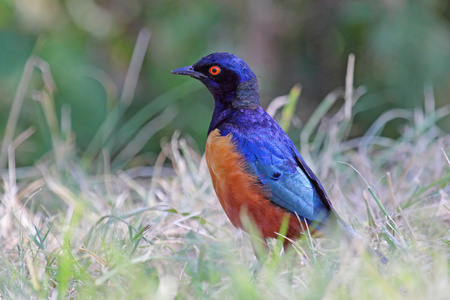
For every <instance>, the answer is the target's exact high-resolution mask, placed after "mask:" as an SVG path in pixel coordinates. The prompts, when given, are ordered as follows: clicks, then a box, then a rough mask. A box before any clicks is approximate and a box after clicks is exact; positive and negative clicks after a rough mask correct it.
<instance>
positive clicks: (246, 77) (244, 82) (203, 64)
mask: <svg viewBox="0 0 450 300" xmlns="http://www.w3.org/2000/svg"><path fill="white" fill-rule="evenodd" d="M172 74H178V75H189V76H191V77H192V78H195V79H197V80H200V81H201V82H202V83H203V84H204V85H205V86H206V87H207V88H208V89H209V91H210V92H211V94H212V95H213V96H214V99H215V100H216V102H220V103H221V104H223V105H225V106H233V107H236V108H237V107H252V106H255V105H259V94H258V82H257V80H256V76H255V74H254V73H253V72H252V70H251V69H250V68H249V66H248V65H247V64H246V63H245V62H244V61H243V60H242V59H240V58H239V57H237V56H236V55H234V54H231V53H225V52H221V53H212V54H209V55H207V56H205V57H203V58H202V59H200V60H199V61H198V62H196V63H195V64H193V65H192V66H187V67H183V68H179V69H176V70H174V71H172Z"/></svg>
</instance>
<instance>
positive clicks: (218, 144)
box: [206, 129, 306, 238]
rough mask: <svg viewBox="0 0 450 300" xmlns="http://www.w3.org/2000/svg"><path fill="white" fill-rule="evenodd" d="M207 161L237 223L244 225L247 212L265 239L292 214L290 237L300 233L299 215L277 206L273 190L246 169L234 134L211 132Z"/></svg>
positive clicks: (219, 193) (227, 210) (219, 194)
mask: <svg viewBox="0 0 450 300" xmlns="http://www.w3.org/2000/svg"><path fill="white" fill-rule="evenodd" d="M206 162H207V164H208V168H209V173H210V174H211V179H212V183H213V186H214V190H215V191H216V194H217V197H218V198H219V201H220V204H221V205H222V207H223V209H224V210H225V213H226V214H227V216H228V218H229V219H230V221H231V223H233V225H234V226H236V227H239V228H242V222H241V218H240V216H241V212H242V211H244V212H247V214H248V216H249V217H250V219H251V220H253V221H254V222H255V224H256V226H257V227H258V229H259V230H260V231H261V234H262V235H263V237H264V238H268V237H277V235H276V232H279V230H280V226H281V222H282V221H283V217H284V216H286V215H288V216H290V219H289V228H288V232H287V237H289V238H295V237H298V236H299V235H300V233H301V231H302V227H301V225H300V222H299V220H298V219H297V217H296V216H294V215H292V214H290V213H287V212H286V211H285V210H284V209H282V208H280V207H278V206H275V205H273V204H272V202H270V200H269V199H268V195H269V191H267V190H265V189H264V188H263V187H262V186H261V185H260V184H258V178H257V177H256V175H254V174H250V173H249V172H247V171H246V170H247V167H246V163H245V161H244V159H243V158H242V156H241V155H240V153H238V151H237V150H236V147H235V145H234V144H233V142H232V135H231V134H228V135H227V136H221V135H220V131H219V130H218V129H215V130H214V131H212V132H211V133H210V134H209V136H208V140H207V142H206ZM305 228H306V227H305Z"/></svg>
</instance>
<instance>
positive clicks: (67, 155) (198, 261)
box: [0, 62, 450, 299]
mask: <svg viewBox="0 0 450 300" xmlns="http://www.w3.org/2000/svg"><path fill="white" fill-rule="evenodd" d="M39 63H40V64H43V62H39ZM35 65H36V66H38V67H39V66H42V65H39V64H36V63H35ZM44 66H45V65H44ZM41 70H43V74H44V81H45V73H46V71H45V68H41ZM349 74H350V75H349V76H347V87H346V88H345V89H342V90H336V91H334V92H332V93H330V95H329V96H328V97H327V98H326V99H325V100H324V101H323V103H322V105H321V106H320V107H319V108H318V109H317V110H316V112H315V113H314V115H313V116H312V117H311V118H310V120H309V121H308V123H306V124H304V125H303V130H302V134H301V151H300V152H301V153H302V154H303V155H304V157H305V159H306V160H307V161H308V163H310V164H311V167H312V168H313V169H314V170H315V171H316V173H317V174H318V177H319V178H321V180H322V182H323V184H324V186H325V187H326V189H327V190H328V191H329V194H330V197H331V199H332V202H333V204H334V205H335V207H336V209H337V211H338V212H339V213H340V214H341V216H342V217H343V218H344V219H346V220H348V222H349V223H350V224H351V225H352V226H354V227H355V229H356V230H357V231H358V232H359V233H360V234H361V236H362V238H361V239H358V240H357V241H353V243H350V244H349V243H342V244H338V243H336V242H333V241H329V240H325V239H310V238H308V237H304V238H303V239H300V240H299V241H295V242H294V244H293V247H291V248H290V249H289V251H287V252H286V253H283V254H282V255H280V243H277V242H276V241H271V243H270V254H269V258H268V260H267V261H266V263H265V264H264V265H263V266H262V267H261V268H260V269H259V264H258V261H257V260H256V258H255V256H254V254H253V250H252V247H251V245H250V242H249V237H248V235H246V234H244V233H242V232H240V231H238V230H237V229H235V228H233V226H232V225H231V224H230V222H229V221H228V220H227V218H226V216H225V214H224V212H223V211H222V209H221V207H220V205H219V203H218V201H217V199H216V197H215V194H214V191H213V189H212V186H211V182H210V179H209V175H208V172H207V168H206V165H205V160H204V157H203V156H202V155H201V154H199V153H198V152H197V151H195V150H193V149H194V148H195V145H192V144H191V142H189V140H186V139H184V138H181V137H180V134H179V133H175V134H174V135H173V136H172V138H171V139H169V140H167V141H165V142H163V151H162V152H161V154H160V155H159V157H158V159H157V163H156V164H155V165H154V166H152V167H148V166H143V167H137V168H133V169H128V170H121V168H120V166H121V165H123V164H125V163H126V162H130V161H138V162H139V161H140V156H137V153H138V151H139V149H140V148H141V147H142V145H143V142H144V143H145V141H147V140H148V139H149V138H150V137H151V134H147V135H145V133H146V132H155V131H157V130H158V128H160V127H161V126H162V125H161V123H164V120H166V121H167V120H170V118H171V117H173V116H174V115H175V114H176V112H174V110H173V108H171V107H170V106H163V105H162V103H165V101H169V102H174V101H176V99H177V98H179V97H183V95H186V94H188V93H189V92H190V91H191V90H193V88H192V87H191V86H184V87H181V88H180V89H179V90H176V91H171V92H169V93H168V94H167V95H163V96H162V98H161V99H155V101H153V102H152V103H153V104H150V105H153V106H150V107H149V108H148V111H151V112H152V113H153V115H151V116H148V119H145V117H142V116H141V117H139V115H138V114H137V115H136V116H135V117H134V118H133V120H134V121H133V122H134V123H133V122H131V123H126V124H125V125H123V126H122V127H121V128H122V129H123V128H124V126H128V127H125V128H128V129H127V131H124V133H125V135H126V133H127V132H130V136H131V135H135V137H136V138H134V139H132V140H126V139H124V141H123V142H122V144H120V143H119V146H117V144H116V145H111V136H110V135H109V133H110V132H111V131H113V130H114V128H116V127H115V125H116V124H117V123H116V122H117V120H118V119H120V118H121V115H122V112H123V110H124V109H126V105H125V106H122V107H121V106H120V105H118V106H117V107H116V110H114V109H113V111H112V113H111V115H112V116H111V117H110V119H109V120H107V121H106V122H105V124H106V125H105V126H104V127H102V129H101V132H100V133H99V134H98V136H97V137H96V139H94V141H93V144H92V146H91V147H90V148H89V151H88V152H86V153H79V152H78V149H76V148H75V146H74V142H73V139H74V137H73V133H72V132H71V130H70V119H69V120H67V119H64V118H63V120H62V122H61V125H58V122H57V121H56V118H55V112H54V109H53V98H52V91H53V88H52V84H51V80H48V78H50V77H48V76H47V81H46V82H44V83H45V84H44V86H43V87H42V90H40V91H39V92H37V94H36V93H35V95H34V96H33V97H35V98H37V100H39V101H41V103H42V108H43V111H44V113H45V116H46V122H47V123H46V126H47V127H48V128H49V130H50V132H51V137H52V145H53V149H52V151H51V152H49V153H48V154H47V155H46V156H44V157H43V158H42V159H41V160H40V161H39V162H38V163H37V164H36V165H35V166H33V167H30V168H16V167H15V153H16V149H20V147H26V146H27V144H26V139H27V137H28V136H29V135H30V134H33V131H34V129H33V128H30V129H28V130H26V131H24V132H22V133H20V132H19V133H17V132H15V124H14V122H12V123H11V126H10V127H9V130H12V131H13V132H12V133H10V134H9V135H10V136H11V137H15V139H12V138H8V137H7V136H8V134H7V135H5V137H4V139H3V142H4V143H7V144H8V145H7V146H8V147H6V148H5V149H8V151H7V153H4V168H3V169H2V173H1V175H2V182H1V184H0V249H1V252H0V299H30V298H39V299H41V298H43V299H45V298H49V299H57V298H59V299H64V298H77V299H96V298H97V299H149V298H154V299H174V298H177V299H185V298H186V299H198V298H200V299H210V298H213V299H214V298H219V299H222V298H224V299H296V298H299V299H448V298H449V297H450V292H449V286H450V263H449V255H450V232H449V227H450V226H449V225H450V203H449V194H450V185H449V184H448V183H449V182H450V161H449V160H448V155H449V153H450V136H449V135H448V134H445V133H444V132H442V131H441V130H440V129H439V127H438V126H437V125H436V124H437V122H438V121H439V120H440V119H441V118H443V117H445V116H447V115H448V113H449V108H448V107H446V108H440V109H436V108H435V107H434V99H433V95H432V93H431V92H429V91H428V92H427V93H425V102H424V103H425V104H424V109H419V108H418V109H416V110H413V111H406V110H392V111H388V112H386V113H385V114H384V115H383V116H381V117H380V118H379V119H378V120H377V121H376V122H375V123H374V124H373V126H372V127H371V128H370V129H369V131H368V132H367V134H366V135H364V136H363V137H361V138H358V139H348V134H349V131H350V130H351V126H352V115H353V114H352V107H353V105H354V103H355V102H356V101H357V100H358V99H359V96H360V95H361V93H362V92H363V91H362V89H360V88H359V89H353V88H352V82H351V81H352V76H351V68H350V70H349ZM20 89H25V90H26V89H27V84H26V82H25V83H24V84H23V85H21V87H19V91H18V94H19V95H18V96H17V97H16V100H15V101H19V102H20V101H22V103H23V98H24V97H25V94H26V93H25V92H24V91H21V90H20ZM298 92H299V91H298V89H297V88H296V89H294V90H293V91H292V93H291V97H290V98H288V99H290V100H288V103H289V104H288V105H286V106H283V107H282V108H280V109H278V111H279V113H277V114H276V116H277V117H278V118H281V123H282V124H284V126H289V122H287V121H286V119H288V120H290V118H291V116H292V113H291V110H292V109H293V108H294V107H295V105H292V103H293V101H296V98H297V97H296V96H297V95H298ZM36 95H37V96H36ZM21 97H22V98H21ZM338 99H345V100H344V102H343V104H342V106H341V104H339V103H336V100H338ZM282 100H283V99H281V100H280V101H279V102H283V101H282ZM15 103H17V102H15ZM155 103H156V104H155ZM158 103H159V104H158ZM274 103H275V102H274ZM20 105H22V104H21V103H19V104H17V107H18V109H19V110H20ZM274 105H275V106H276V104H274ZM299 105H304V104H302V102H301V99H300V103H299ZM331 106H334V107H335V108H336V107H337V108H338V109H337V110H335V111H336V112H335V113H330V112H329V109H330V107H331ZM17 107H16V109H17ZM164 109H165V110H164ZM271 109H272V110H273V111H275V109H274V106H272V107H271ZM171 110H172V111H171ZM11 115H12V118H14V116H15V115H18V112H17V111H14V110H13V111H12V112H11ZM62 115H63V117H64V113H63V114H62ZM150 118H152V119H150ZM158 118H159V119H158ZM393 119H402V120H403V122H402V124H403V125H402V127H401V128H399V130H401V133H402V134H401V138H399V139H397V140H391V139H388V138H384V137H381V136H380V132H381V131H382V129H383V127H384V126H385V125H386V123H388V122H389V121H390V120H393ZM155 120H156V121H155ZM108 122H109V123H108ZM133 124H134V125H133ZM142 124H147V125H145V126H146V127H145V130H143V131H141V132H139V128H140V126H141V125H142ZM116 130H117V129H116ZM120 130H121V129H120V128H119V131H118V132H119V138H118V139H119V142H120V133H121V132H122V131H120ZM205 130H206V128H205ZM8 139H10V140H8ZM116 142H117V140H116ZM370 248H375V249H378V250H379V251H380V252H381V253H383V254H384V255H385V256H386V257H387V258H388V259H389V262H388V263H386V264H383V263H381V260H380V258H379V257H378V256H377V255H375V254H374V252H373V251H370V250H368V249H370ZM258 269H259V271H256V270H258Z"/></svg>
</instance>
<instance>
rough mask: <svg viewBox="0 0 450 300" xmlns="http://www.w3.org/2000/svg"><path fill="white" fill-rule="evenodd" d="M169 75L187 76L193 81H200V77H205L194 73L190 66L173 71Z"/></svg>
mask: <svg viewBox="0 0 450 300" xmlns="http://www.w3.org/2000/svg"><path fill="white" fill-rule="evenodd" d="M171 73H172V74H176V75H188V76H191V77H193V78H195V79H201V78H202V77H205V75H203V74H202V73H200V72H196V71H194V68H193V67H192V66H187V67H182V68H179V69H176V70H173V71H172V72H171Z"/></svg>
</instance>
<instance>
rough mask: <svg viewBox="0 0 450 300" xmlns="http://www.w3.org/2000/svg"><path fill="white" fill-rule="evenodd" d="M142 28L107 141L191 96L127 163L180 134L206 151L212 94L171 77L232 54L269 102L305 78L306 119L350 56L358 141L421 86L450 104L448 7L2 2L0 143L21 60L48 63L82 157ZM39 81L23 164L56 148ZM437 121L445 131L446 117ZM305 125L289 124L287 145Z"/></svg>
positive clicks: (324, 0)
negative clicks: (357, 90)
mask: <svg viewBox="0 0 450 300" xmlns="http://www.w3.org/2000/svg"><path fill="white" fill-rule="evenodd" d="M142 28H148V29H149V30H150V31H151V39H150V44H149V47H148V50H147V54H146V56H145V59H144V61H143V65H142V70H141V72H140V77H139V80H138V83H137V86H136V90H135V94H134V97H133V100H132V102H131V105H130V106H129V107H127V108H126V110H125V111H124V114H123V115H122V116H120V118H119V119H120V120H119V121H118V123H117V127H116V128H114V130H113V131H112V132H113V134H114V133H115V132H117V131H119V130H120V128H123V127H121V126H122V125H123V124H126V122H127V120H130V119H132V118H133V117H135V116H136V114H138V113H139V112H140V111H142V110H143V108H145V107H147V105H148V104H149V103H152V101H154V100H155V99H158V97H159V96H161V95H164V94H166V93H169V95H168V96H167V97H166V99H169V100H170V99H171V97H172V96H170V95H171V94H170V92H171V91H174V90H175V91H176V90H177V89H179V86H180V85H181V86H183V85H184V87H185V88H186V85H188V88H189V89H190V90H191V91H190V92H189V93H186V94H185V95H184V96H180V97H178V98H177V99H176V100H174V101H171V100H170V101H169V100H168V101H167V103H166V102H164V101H163V100H164V98H163V100H160V102H158V103H159V104H158V105H157V107H158V110H157V111H155V114H156V115H158V114H159V113H161V111H162V110H163V109H164V108H165V106H167V107H168V106H173V110H172V112H174V113H172V114H171V116H172V117H173V120H172V119H171V121H170V122H168V124H165V125H164V126H161V128H159V129H158V130H157V132H155V134H154V135H152V137H151V138H150V139H149V141H148V142H146V143H145V147H144V148H143V149H141V150H140V153H142V154H141V160H134V162H128V163H129V164H133V163H134V164H139V163H142V164H152V163H154V161H155V159H156V157H157V154H158V153H159V151H160V149H161V139H162V138H163V137H170V136H171V135H172V134H173V132H174V131H175V130H177V129H179V130H180V131H181V132H182V134H183V135H185V136H190V137H192V138H193V140H194V141H195V142H196V144H197V145H198V147H199V150H200V151H202V148H203V145H204V142H205V139H206V131H207V128H208V124H209V121H210V116H211V112H212V108H213V101H212V98H211V96H210V95H209V93H208V91H207V90H206V89H204V88H202V87H201V85H200V83H197V82H194V81H193V80H190V79H188V78H186V77H181V76H174V75H171V74H170V71H171V70H173V69H175V68H178V67H181V66H185V65H188V64H192V63H194V62H195V61H197V60H198V59H199V58H201V57H202V56H204V55H207V54H209V53H211V52H216V51H226V52H232V53H235V54H237V55H238V56H240V57H241V58H243V59H244V60H245V61H246V62H247V63H248V64H249V65H250V66H251V67H252V69H253V71H254V72H255V73H256V74H257V76H258V78H259V81H260V88H261V91H260V92H261V96H262V102H263V106H264V107H267V105H268V104H269V102H270V101H271V100H272V99H273V98H274V97H277V96H280V95H285V94H287V93H288V92H289V90H290V89H291V88H292V87H293V86H294V85H295V84H296V83H300V84H301V85H302V87H303V88H302V94H301V98H300V101H299V104H298V107H297V112H296V116H297V117H298V118H299V119H300V120H302V121H303V122H304V121H305V120H307V118H308V116H309V115H310V114H311V112H312V111H313V110H314V109H315V108H316V107H317V105H318V104H319V103H320V101H321V100H322V99H323V98H324V97H325V96H326V95H327V94H328V93H329V92H331V91H332V90H334V89H336V88H338V87H342V86H343V85H344V81H345V71H346V64H347V57H348V55H349V53H354V54H355V56H356V66H355V86H360V85H363V86H365V87H366V93H365V94H364V95H363V96H362V98H361V100H359V102H358V103H357V105H356V106H355V108H354V109H355V111H354V113H355V122H354V124H355V126H354V128H353V131H352V135H353V136H357V135H361V134H363V133H364V132H365V131H366V130H367V128H368V127H369V126H370V124H371V123H372V122H373V121H374V120H375V119H376V118H377V117H378V116H379V115H380V114H382V113H383V112H385V111H387V110H389V109H392V108H404V109H412V108H414V107H420V106H423V98H424V87H432V90H433V91H434V94H435V99H436V107H441V106H444V105H446V104H449V103H450V96H449V95H450V1H447V0H416V1H406V0H384V1H367V0H365V1H357V0H352V1H351V0H348V1H344V0H302V1H299V0H296V1H270V0H261V1H257V0H247V1H238V0H226V1H210V0H191V1H158V0H147V1H144V0H142V1H137V0H127V1H125V0H122V1H119V0H107V1H106V0H99V1H93V0H65V1H58V0H15V1H14V0H0V140H1V137H2V136H3V134H4V132H5V126H6V123H7V119H8V116H9V114H10V108H11V105H12V102H13V99H14V95H15V93H16V90H17V87H18V85H19V81H20V78H21V76H22V73H23V69H24V66H25V63H26V61H27V59H28V58H29V57H30V56H31V55H36V56H39V57H41V58H42V59H43V60H45V61H46V62H47V63H48V64H49V66H50V69H51V73H52V75H53V78H54V81H55V84H56V87H57V91H56V92H55V94H54V105H55V111H56V114H57V115H58V118H61V111H64V110H66V111H69V112H70V116H71V118H70V122H71V128H72V130H73V132H74V134H75V135H74V136H75V143H76V146H77V147H76V149H79V151H80V152H83V151H85V150H86V148H88V147H89V144H90V142H91V141H92V140H93V138H94V136H95V134H96V133H97V132H98V130H99V127H100V126H101V124H102V123H103V122H104V120H105V118H106V117H107V115H108V114H109V113H110V112H111V111H112V110H113V109H114V107H115V105H117V102H118V101H119V99H120V95H121V93H122V89H123V86H124V80H125V76H126V72H127V69H128V66H129V63H130V60H131V57H132V54H133V49H134V47H135V42H136V39H137V36H138V33H139V31H140V30H141V29H142ZM187 81H191V82H190V83H187ZM42 85H43V82H42V76H40V74H39V71H36V72H35V73H34V75H33V78H32V81H31V84H30V86H29V87H28V88H27V94H26V97H25V101H24V105H23V107H22V110H21V113H20V117H19V122H18V127H17V129H16V135H17V134H18V133H20V132H21V131H23V130H25V129H26V128H28V127H29V126H35V129H36V132H35V133H34V134H33V135H32V136H31V137H30V139H28V140H27V142H26V143H25V144H24V145H23V146H21V147H20V148H19V149H17V151H18V152H17V164H18V165H19V166H26V165H29V164H32V163H34V162H35V161H36V160H38V159H41V157H42V156H43V155H44V154H45V153H46V152H48V151H49V149H51V143H52V141H51V132H50V130H49V129H48V126H46V122H45V116H44V112H43V109H42V105H40V104H39V103H38V101H34V100H33V89H40V88H41V87H42ZM175 94H176V93H175ZM159 99H161V98H159ZM148 121H151V118H149V120H148ZM399 122H400V123H401V121H394V122H390V123H389V124H390V126H388V127H387V128H385V129H384V132H383V134H385V135H387V136H390V137H395V136H396V135H398V134H400V132H399V129H398V128H399V125H401V124H399ZM440 124H441V127H442V129H443V130H447V131H449V128H450V125H449V124H450V120H449V118H446V119H443V120H442V121H441V123H440ZM139 126H145V125H139ZM300 126H301V123H298V126H297V127H296V126H293V127H291V131H292V132H290V135H291V137H292V138H293V140H294V141H296V139H297V141H298V138H297V137H298V134H297V133H298V130H299V127H300ZM136 134H137V133H136V132H132V133H131V132H130V138H133V137H135V135H136ZM194 144H195V143H194ZM112 155H115V154H114V153H112Z"/></svg>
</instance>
